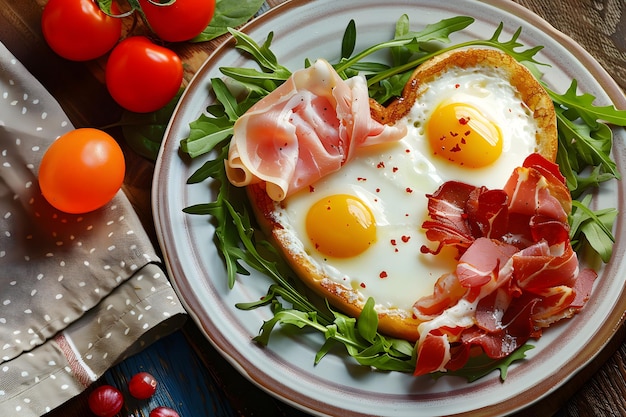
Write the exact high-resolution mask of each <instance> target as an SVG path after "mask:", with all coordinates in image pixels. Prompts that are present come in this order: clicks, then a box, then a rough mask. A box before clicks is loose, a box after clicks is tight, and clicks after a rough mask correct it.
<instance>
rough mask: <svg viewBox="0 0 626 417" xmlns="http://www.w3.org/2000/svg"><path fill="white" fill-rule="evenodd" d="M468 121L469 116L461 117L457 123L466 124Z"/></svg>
mask: <svg viewBox="0 0 626 417" xmlns="http://www.w3.org/2000/svg"><path fill="white" fill-rule="evenodd" d="M469 121H470V118H469V117H461V118H460V119H459V123H460V124H462V125H466V124H468V123H469Z"/></svg>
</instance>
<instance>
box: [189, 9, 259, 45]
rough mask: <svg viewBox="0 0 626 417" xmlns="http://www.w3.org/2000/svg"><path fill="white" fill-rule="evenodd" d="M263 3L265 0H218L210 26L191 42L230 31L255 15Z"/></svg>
mask: <svg viewBox="0 0 626 417" xmlns="http://www.w3.org/2000/svg"><path fill="white" fill-rule="evenodd" d="M263 3H264V0H237V1H226V0H217V1H216V2H215V12H214V13H213V18H212V19H211V22H210V23H209V26H207V27H206V29H204V30H203V31H202V33H201V34H199V35H198V36H196V37H195V38H193V39H192V40H191V41H190V42H206V41H210V40H212V39H215V38H217V37H219V36H221V35H223V34H225V33H228V29H229V28H234V27H237V26H240V25H242V24H244V23H246V22H247V21H248V20H250V18H252V17H254V15H255V14H256V13H257V12H258V11H259V10H260V9H261V6H263Z"/></svg>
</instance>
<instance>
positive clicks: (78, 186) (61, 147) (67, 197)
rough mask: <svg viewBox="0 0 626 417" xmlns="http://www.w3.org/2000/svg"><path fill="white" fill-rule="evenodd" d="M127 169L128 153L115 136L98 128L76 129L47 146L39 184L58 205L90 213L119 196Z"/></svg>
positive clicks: (63, 209)
mask: <svg viewBox="0 0 626 417" xmlns="http://www.w3.org/2000/svg"><path fill="white" fill-rule="evenodd" d="M125 170H126V166H125V163H124V154H123V153H122V149H121V148H120V146H119V145H118V143H117V142H116V141H115V139H113V138H112V137H111V136H109V135H108V134H107V133H106V132H103V131H101V130H98V129H92V128H82V129H76V130H72V131H70V132H68V133H66V134H65V135H63V136H61V137H60V138H58V139H57V140H56V141H54V142H53V143H52V145H50V147H49V148H48V150H46V153H45V154H44V156H43V158H42V160H41V165H40V167H39V187H40V188H41V193H42V194H43V196H44V197H45V199H46V200H48V202H49V203H50V204H51V205H52V206H54V207H56V208H57V209H59V210H61V211H64V212H66V213H87V212H89V211H93V210H95V209H97V208H100V207H102V206H104V205H105V204H106V203H108V202H109V201H110V200H111V199H112V198H113V197H114V196H115V194H116V193H117V191H118V190H119V189H120V187H121V185H122V182H123V181H124V173H125Z"/></svg>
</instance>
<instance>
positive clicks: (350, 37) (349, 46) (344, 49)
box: [341, 19, 356, 58]
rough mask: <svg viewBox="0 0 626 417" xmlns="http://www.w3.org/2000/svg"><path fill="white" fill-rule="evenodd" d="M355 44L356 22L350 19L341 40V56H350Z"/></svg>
mask: <svg viewBox="0 0 626 417" xmlns="http://www.w3.org/2000/svg"><path fill="white" fill-rule="evenodd" d="M355 46H356V23H354V20H353V19H350V22H349V23H348V26H346V30H345V31H344V33H343V38H342V41H341V58H350V55H352V52H354V47H355Z"/></svg>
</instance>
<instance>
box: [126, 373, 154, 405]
mask: <svg viewBox="0 0 626 417" xmlns="http://www.w3.org/2000/svg"><path fill="white" fill-rule="evenodd" d="M156 387H157V380H156V379H155V378H154V377H153V376H152V375H151V374H149V373H148V372H139V373H137V374H135V375H133V377H132V378H131V379H130V381H128V391H129V392H130V395H132V396H133V397H135V398H137V399H138V400H145V399H148V398H150V397H152V396H153V395H154V393H155V392H156Z"/></svg>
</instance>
